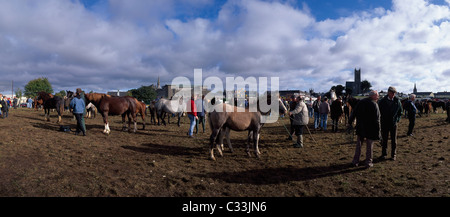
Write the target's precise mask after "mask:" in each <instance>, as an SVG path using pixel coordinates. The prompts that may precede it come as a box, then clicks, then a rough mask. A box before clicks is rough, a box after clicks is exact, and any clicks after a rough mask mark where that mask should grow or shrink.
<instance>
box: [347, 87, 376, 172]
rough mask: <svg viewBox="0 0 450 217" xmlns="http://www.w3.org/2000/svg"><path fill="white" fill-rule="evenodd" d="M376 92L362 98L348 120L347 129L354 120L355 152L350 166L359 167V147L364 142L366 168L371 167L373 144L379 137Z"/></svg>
mask: <svg viewBox="0 0 450 217" xmlns="http://www.w3.org/2000/svg"><path fill="white" fill-rule="evenodd" d="M377 101H378V92H377V91H374V90H373V91H371V92H370V93H369V97H367V98H364V99H362V100H360V101H359V102H358V104H356V106H355V109H353V112H352V114H351V115H350V118H349V120H348V124H349V127H351V126H352V124H353V121H354V120H355V118H356V135H357V140H356V150H355V155H354V157H353V161H352V165H353V166H358V165H359V158H360V156H361V145H362V143H363V142H364V140H366V143H367V146H366V147H367V148H366V161H365V164H366V168H369V167H372V166H373V163H372V162H373V158H372V156H373V151H372V148H373V142H374V141H376V140H379V139H380V137H381V135H380V134H381V130H380V110H379V108H378V104H377Z"/></svg>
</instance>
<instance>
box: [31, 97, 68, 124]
mask: <svg viewBox="0 0 450 217" xmlns="http://www.w3.org/2000/svg"><path fill="white" fill-rule="evenodd" d="M40 100H42V105H43V106H44V113H45V120H46V121H50V109H56V112H58V121H57V123H61V114H62V113H63V112H64V99H63V98H61V97H59V96H53V95H52V94H49V93H46V92H43V91H41V92H38V93H37V97H36V100H35V102H38V101H40Z"/></svg>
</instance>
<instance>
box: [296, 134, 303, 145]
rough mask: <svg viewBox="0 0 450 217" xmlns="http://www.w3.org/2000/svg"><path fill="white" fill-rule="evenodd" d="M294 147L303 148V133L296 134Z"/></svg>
mask: <svg viewBox="0 0 450 217" xmlns="http://www.w3.org/2000/svg"><path fill="white" fill-rule="evenodd" d="M294 148H303V135H299V136H297V143H295V144H294Z"/></svg>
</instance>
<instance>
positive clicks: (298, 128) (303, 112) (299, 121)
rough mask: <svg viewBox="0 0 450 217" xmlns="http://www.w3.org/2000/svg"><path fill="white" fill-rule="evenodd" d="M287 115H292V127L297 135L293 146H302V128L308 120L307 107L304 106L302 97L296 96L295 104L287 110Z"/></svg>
mask: <svg viewBox="0 0 450 217" xmlns="http://www.w3.org/2000/svg"><path fill="white" fill-rule="evenodd" d="M289 116H293V117H294V120H293V122H292V127H293V128H294V132H295V135H296V136H297V143H295V144H294V148H303V128H304V126H305V125H307V124H308V122H309V115H308V108H307V107H306V104H305V102H303V98H302V97H301V96H299V97H298V98H297V105H296V106H295V109H294V110H292V111H289Z"/></svg>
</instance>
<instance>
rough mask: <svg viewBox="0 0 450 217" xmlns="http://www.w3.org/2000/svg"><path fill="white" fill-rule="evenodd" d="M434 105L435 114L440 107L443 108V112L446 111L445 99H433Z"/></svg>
mask: <svg viewBox="0 0 450 217" xmlns="http://www.w3.org/2000/svg"><path fill="white" fill-rule="evenodd" d="M432 106H433V112H434V113H435V114H437V113H438V112H437V109H438V108H442V113H444V111H445V102H444V101H433V102H432Z"/></svg>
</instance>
